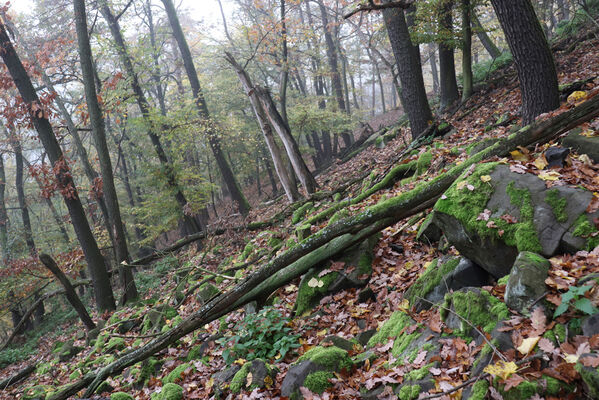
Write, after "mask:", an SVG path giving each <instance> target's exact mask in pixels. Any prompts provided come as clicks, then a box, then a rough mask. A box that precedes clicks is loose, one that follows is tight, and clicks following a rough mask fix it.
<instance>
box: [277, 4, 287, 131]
mask: <svg viewBox="0 0 599 400" xmlns="http://www.w3.org/2000/svg"><path fill="white" fill-rule="evenodd" d="M280 12H281V58H282V59H281V77H280V82H279V104H280V106H281V117H283V121H285V123H286V124H287V125H289V119H288V118H287V86H288V83H289V50H288V48H287V23H286V21H285V19H286V18H287V17H286V16H285V0H280Z"/></svg>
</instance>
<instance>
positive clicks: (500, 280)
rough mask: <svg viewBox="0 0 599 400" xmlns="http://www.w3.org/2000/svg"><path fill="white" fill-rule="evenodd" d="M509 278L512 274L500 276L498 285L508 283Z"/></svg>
mask: <svg viewBox="0 0 599 400" xmlns="http://www.w3.org/2000/svg"><path fill="white" fill-rule="evenodd" d="M509 280H510V275H509V274H507V275H505V276H502V277H501V278H499V279H498V280H497V284H498V285H507V281H509Z"/></svg>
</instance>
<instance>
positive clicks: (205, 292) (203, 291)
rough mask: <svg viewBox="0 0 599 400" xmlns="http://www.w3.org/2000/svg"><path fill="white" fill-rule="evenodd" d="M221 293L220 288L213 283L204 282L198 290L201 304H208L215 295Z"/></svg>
mask: <svg viewBox="0 0 599 400" xmlns="http://www.w3.org/2000/svg"><path fill="white" fill-rule="evenodd" d="M219 294H220V290H218V288H217V287H216V286H214V285H213V284H211V283H204V284H203V285H202V286H200V288H199V290H198V300H199V301H200V303H201V304H206V303H207V302H208V301H210V299H212V298H213V297H214V296H217V295H219Z"/></svg>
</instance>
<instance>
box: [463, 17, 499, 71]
mask: <svg viewBox="0 0 599 400" xmlns="http://www.w3.org/2000/svg"><path fill="white" fill-rule="evenodd" d="M470 17H471V18H472V26H473V27H474V28H475V29H476V35H477V36H478V40H480V42H481V43H482V44H483V46H484V48H485V50H487V53H489V55H490V56H491V58H492V59H493V60H494V59H496V58H497V57H499V56H500V55H501V50H499V48H498V47H497V46H496V45H495V43H494V42H493V40H491V38H490V37H489V35H488V34H487V31H486V30H485V28H484V27H483V25H482V24H481V23H480V20H479V19H478V17H477V16H476V13H475V12H472V15H471V16H470Z"/></svg>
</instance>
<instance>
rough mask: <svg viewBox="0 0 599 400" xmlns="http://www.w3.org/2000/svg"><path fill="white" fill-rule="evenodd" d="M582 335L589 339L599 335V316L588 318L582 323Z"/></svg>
mask: <svg viewBox="0 0 599 400" xmlns="http://www.w3.org/2000/svg"><path fill="white" fill-rule="evenodd" d="M582 334H583V335H584V336H588V337H591V336H594V335H597V334H599V314H594V315H591V316H589V317H586V318H585V319H584V320H583V321H582Z"/></svg>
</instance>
